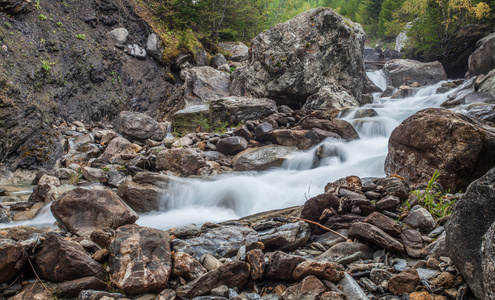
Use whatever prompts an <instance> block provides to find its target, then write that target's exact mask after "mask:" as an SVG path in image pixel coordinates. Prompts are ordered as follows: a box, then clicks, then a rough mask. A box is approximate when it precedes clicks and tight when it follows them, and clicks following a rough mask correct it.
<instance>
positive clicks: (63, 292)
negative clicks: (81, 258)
mask: <svg viewBox="0 0 495 300" xmlns="http://www.w3.org/2000/svg"><path fill="white" fill-rule="evenodd" d="M106 288H107V284H106V283H105V282H104V281H102V280H100V279H98V278H96V277H85V278H80V279H76V280H71V281H65V282H63V283H61V284H60V285H59V286H58V287H57V290H56V292H55V294H56V295H57V297H64V298H73V297H77V295H79V293H80V292H81V291H82V290H89V289H93V290H105V289H106Z"/></svg>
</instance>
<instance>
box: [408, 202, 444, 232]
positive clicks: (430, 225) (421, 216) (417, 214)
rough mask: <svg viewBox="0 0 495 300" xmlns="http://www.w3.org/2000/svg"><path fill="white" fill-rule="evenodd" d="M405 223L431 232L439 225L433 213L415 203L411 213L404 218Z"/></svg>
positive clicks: (422, 230)
mask: <svg viewBox="0 0 495 300" xmlns="http://www.w3.org/2000/svg"><path fill="white" fill-rule="evenodd" d="M404 223H406V224H408V225H411V226H412V227H414V228H417V229H419V231H421V232H430V231H432V230H433V229H435V227H437V223H436V222H435V220H434V219H433V217H432V216H431V214H430V213H429V212H428V211H427V210H426V209H424V208H423V207H421V206H420V205H415V206H414V207H413V208H412V209H411V211H410V212H409V215H408V216H407V217H406V218H405V219H404Z"/></svg>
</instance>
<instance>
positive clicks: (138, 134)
mask: <svg viewBox="0 0 495 300" xmlns="http://www.w3.org/2000/svg"><path fill="white" fill-rule="evenodd" d="M115 129H116V130H117V132H118V133H120V134H122V135H123V136H124V137H126V138H128V139H129V140H131V141H136V140H137V141H144V140H146V139H149V138H151V137H152V136H153V134H154V133H155V132H156V131H157V130H159V129H160V126H159V124H158V122H157V121H155V120H153V118H151V117H150V116H148V115H146V114H143V113H138V112H131V111H123V112H121V113H119V115H118V116H117V119H116V120H115Z"/></svg>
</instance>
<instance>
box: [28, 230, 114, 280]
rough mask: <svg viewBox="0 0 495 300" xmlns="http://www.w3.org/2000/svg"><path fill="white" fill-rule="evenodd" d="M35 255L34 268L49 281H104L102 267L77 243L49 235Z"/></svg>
mask: <svg viewBox="0 0 495 300" xmlns="http://www.w3.org/2000/svg"><path fill="white" fill-rule="evenodd" d="M42 246H43V247H42V248H41V250H39V251H38V252H37V253H36V256H35V263H34V267H35V269H36V272H37V273H38V275H39V276H40V277H41V278H42V279H45V280H49V281H56V282H59V281H68V280H73V279H79V278H83V277H97V278H99V279H101V280H104V279H105V274H104V272H103V267H102V266H101V265H100V264H99V263H97V262H96V261H94V260H93V259H92V258H91V256H90V255H89V253H87V252H86V251H85V250H84V248H83V247H82V246H81V245H79V244H78V243H76V242H74V241H71V240H66V239H64V238H63V237H61V236H59V235H56V234H51V235H49V236H48V237H47V238H46V240H45V241H44V242H43V244H42Z"/></svg>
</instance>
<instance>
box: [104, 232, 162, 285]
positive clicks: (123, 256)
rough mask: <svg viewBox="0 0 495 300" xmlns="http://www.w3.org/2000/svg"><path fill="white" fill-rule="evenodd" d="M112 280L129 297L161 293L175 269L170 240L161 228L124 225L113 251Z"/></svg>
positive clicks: (114, 241) (110, 264) (113, 244)
mask: <svg viewBox="0 0 495 300" xmlns="http://www.w3.org/2000/svg"><path fill="white" fill-rule="evenodd" d="M108 250H109V252H110V258H109V266H110V281H111V282H112V284H114V285H115V286H116V287H117V288H118V289H121V290H122V291H124V292H125V293H127V294H131V295H136V294H141V293H147V292H160V291H162V290H163V289H164V288H165V287H166V286H167V283H168V278H169V276H170V273H171V270H172V260H171V257H170V238H169V235H168V233H166V232H165V231H162V230H158V229H152V228H147V227H141V226H138V225H125V226H122V227H120V228H119V229H118V230H117V231H116V234H115V239H114V240H113V242H112V244H111V245H110V248H109V249H108Z"/></svg>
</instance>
